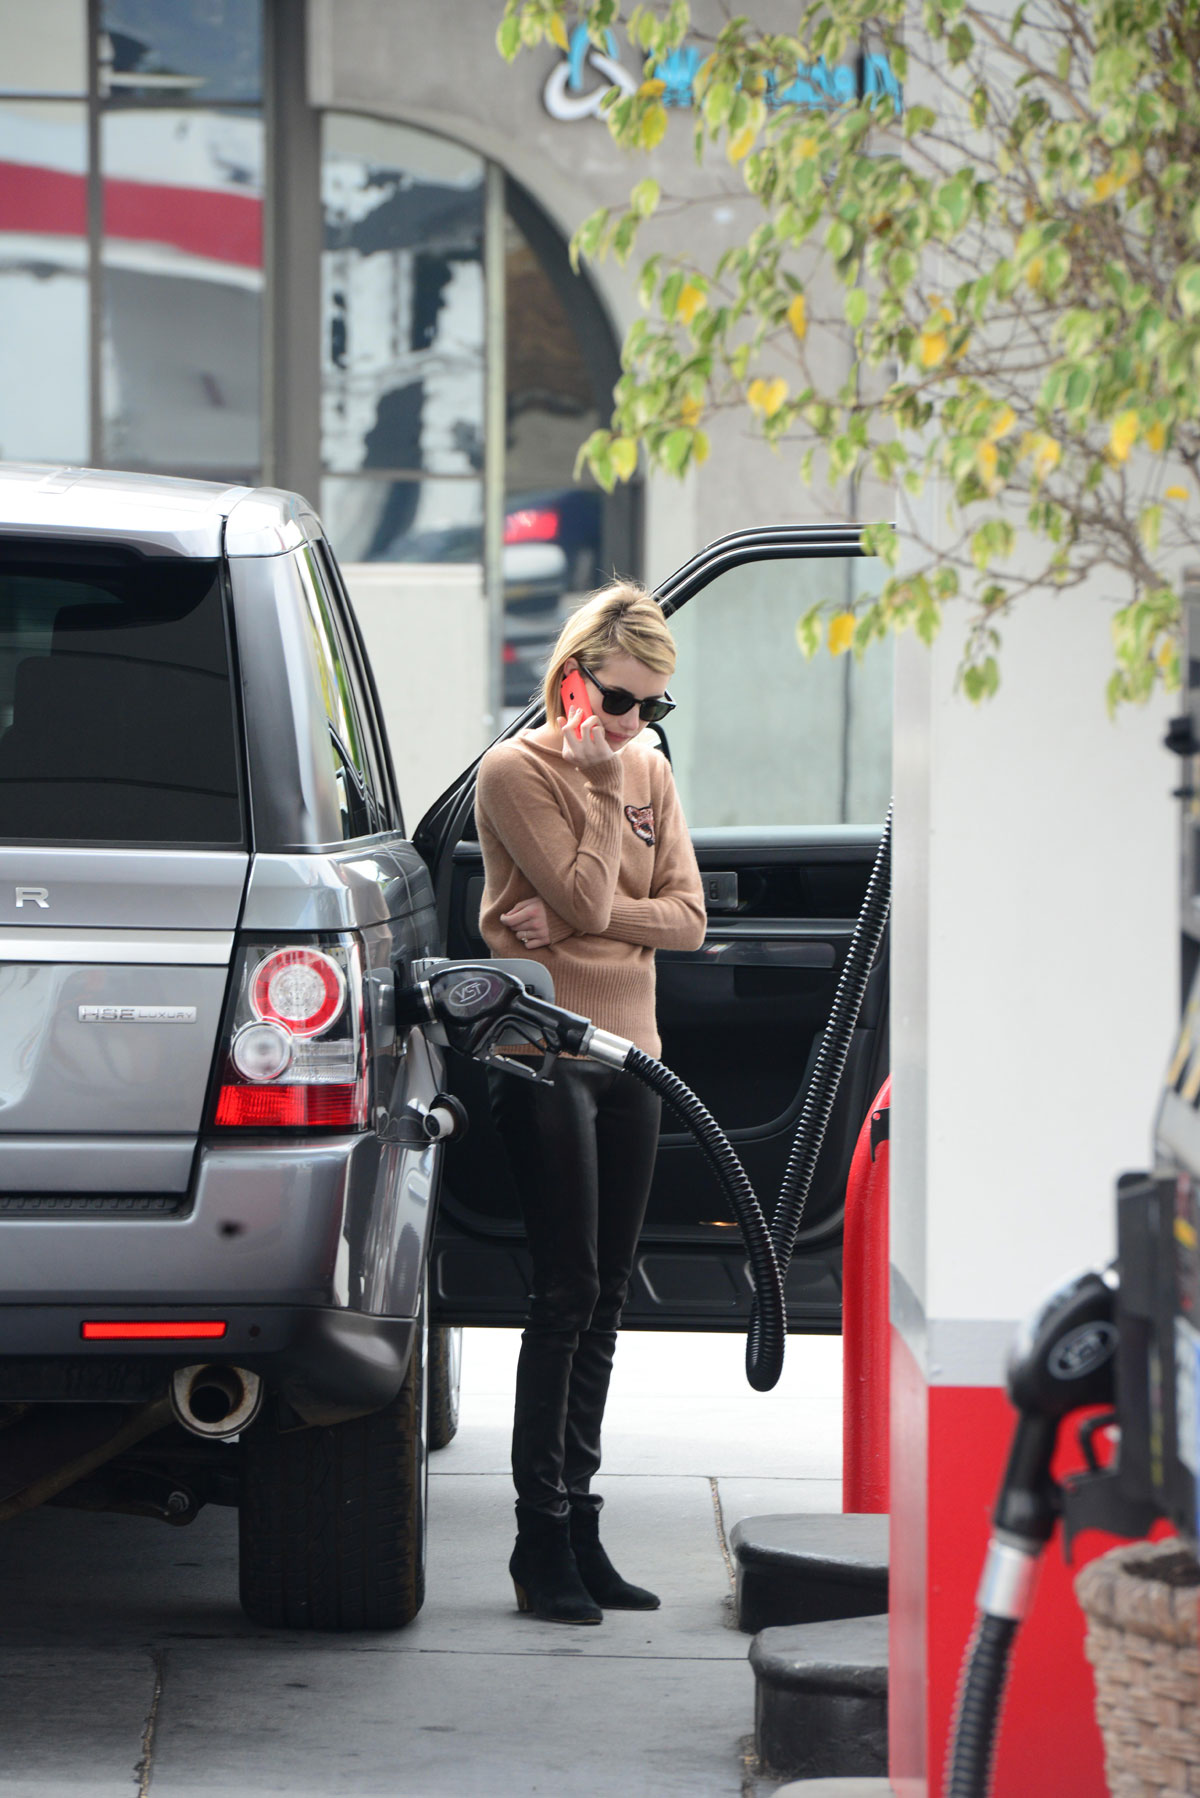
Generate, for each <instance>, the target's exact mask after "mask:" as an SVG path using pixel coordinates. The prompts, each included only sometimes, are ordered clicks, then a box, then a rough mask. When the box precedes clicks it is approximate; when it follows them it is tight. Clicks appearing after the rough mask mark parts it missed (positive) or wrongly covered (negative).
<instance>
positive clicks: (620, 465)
mask: <svg viewBox="0 0 1200 1798" xmlns="http://www.w3.org/2000/svg"><path fill="white" fill-rule="evenodd" d="M608 453H609V456H610V457H611V458H612V465H613V467H614V468H615V469H616V471H617V475H618V477H619V478H620V479H621V480H622V481H627V480H628V479H629V477H630V475H631V474H632V473H633V471H634V469H635V468H636V467H637V444H636V443H635V442H634V440H633V438H632V437H614V438H613V440H612V442H611V443H610V444H609V446H608Z"/></svg>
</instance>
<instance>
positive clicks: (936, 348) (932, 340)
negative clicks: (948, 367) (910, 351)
mask: <svg viewBox="0 0 1200 1798" xmlns="http://www.w3.org/2000/svg"><path fill="white" fill-rule="evenodd" d="M949 351H950V344H949V340H948V339H947V337H946V333H945V332H944V331H922V332H921V339H920V343H919V344H918V347H917V354H918V357H919V359H920V363H921V367H922V368H936V367H937V365H938V363H939V362H944V361H945V360H946V357H947V355H948V354H949Z"/></svg>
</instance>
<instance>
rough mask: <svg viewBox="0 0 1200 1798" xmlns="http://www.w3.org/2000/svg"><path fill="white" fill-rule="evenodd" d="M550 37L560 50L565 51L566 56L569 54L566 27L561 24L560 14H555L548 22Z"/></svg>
mask: <svg viewBox="0 0 1200 1798" xmlns="http://www.w3.org/2000/svg"><path fill="white" fill-rule="evenodd" d="M550 36H551V37H552V38H553V39H554V41H555V43H556V44H557V45H558V47H559V49H560V50H565V51H567V52H568V54H569V53H570V49H571V45H570V43H569V42H568V39H567V27H566V25H565V24H564V23H563V16H562V14H561V13H557V12H556V13H555V15H554V17H553V18H552V19H551V21H550Z"/></svg>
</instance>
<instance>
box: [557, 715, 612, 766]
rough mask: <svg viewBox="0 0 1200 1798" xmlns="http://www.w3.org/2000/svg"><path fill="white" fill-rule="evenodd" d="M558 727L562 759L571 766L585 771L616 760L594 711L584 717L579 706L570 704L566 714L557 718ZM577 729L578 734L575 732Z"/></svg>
mask: <svg viewBox="0 0 1200 1798" xmlns="http://www.w3.org/2000/svg"><path fill="white" fill-rule="evenodd" d="M558 728H559V730H560V732H561V733H562V752H563V760H564V761H565V762H568V763H569V764H570V765H571V766H572V767H574V768H582V769H583V770H584V772H585V773H586V772H587V770H588V769H589V768H602V767H604V766H605V765H606V764H607V763H608V762H614V761H616V759H617V758H616V751H615V750H613V749H610V748H609V746H608V741H607V739H606V737H605V735H604V726H603V724H602V723H601V722H600V719H599V718H598V717H597V716H596V713H595V712H593V713H592V715H591V717H590V718H585V717H584V715H583V711H582V709H581V708H580V707H579V706H572V708H571V710H570V712H569V713H568V715H567V716H566V717H565V718H560V719H559V720H558ZM577 729H578V730H579V732H580V735H579V736H576V734H575V732H576V730H577Z"/></svg>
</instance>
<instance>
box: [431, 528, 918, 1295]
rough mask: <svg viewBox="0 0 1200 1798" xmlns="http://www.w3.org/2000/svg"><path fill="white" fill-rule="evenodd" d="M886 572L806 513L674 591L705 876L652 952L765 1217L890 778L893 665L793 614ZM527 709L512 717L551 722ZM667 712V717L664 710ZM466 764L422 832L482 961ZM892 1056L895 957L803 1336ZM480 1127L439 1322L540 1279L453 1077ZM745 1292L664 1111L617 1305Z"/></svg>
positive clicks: (874, 995)
mask: <svg viewBox="0 0 1200 1798" xmlns="http://www.w3.org/2000/svg"><path fill="white" fill-rule="evenodd" d="M881 578H882V577H881V576H880V574H879V571H878V564H877V563H875V562H874V561H871V560H868V559H865V558H864V557H863V556H862V555H861V552H860V550H859V532H858V529H857V528H856V527H854V526H828V525H826V526H793V527H786V528H780V529H771V530H757V531H747V532H743V533H739V534H738V535H736V536H733V537H726V538H722V539H720V540H719V541H718V542H716V543H714V544H711V545H710V546H709V548H707V549H706V550H704V551H703V552H702V553H701V554H700V555H698V556H696V557H695V558H694V560H693V561H692V562H690V563H688V565H687V566H686V567H685V568H683V569H681V570H680V571H679V572H678V573H677V574H676V575H674V576H672V578H671V579H670V580H669V581H667V582H665V583H664V584H663V585H662V586H661V587H660V588H659V590H658V597H659V599H660V600H661V601H662V604H663V607H664V610H665V611H666V612H667V614H668V615H669V616H670V618H671V628H672V631H673V632H674V633H675V637H676V641H677V644H678V649H679V663H678V668H677V671H676V675H675V677H674V678H673V679H672V681H671V683H670V685H671V693H672V696H673V697H674V698H675V699H676V701H677V702H678V709H677V710H676V711H675V712H674V713H673V714H672V715H671V717H670V719H669V720H668V721H667V724H666V726H665V735H664V737H663V751H664V753H667V754H669V755H670V757H671V761H672V764H673V767H674V771H675V778H676V781H677V784H678V786H679V791H680V796H681V798H682V801H683V807H684V811H685V814H686V816H687V818H688V821H689V826H690V828H691V833H692V839H693V842H694V843H695V847H696V855H697V859H698V861H699V864H700V870H701V874H702V876H703V878H704V883H705V889H706V896H707V908H708V930H707V935H706V938H705V942H704V945H703V947H702V948H701V949H699V950H697V951H695V952H694V953H687V954H682V953H680V954H668V953H663V952H660V954H659V956H658V1015H659V1024H660V1027H661V1031H662V1039H663V1056H662V1058H663V1060H664V1062H665V1063H666V1064H667V1066H668V1067H671V1068H674V1069H675V1070H676V1072H678V1073H679V1074H680V1076H681V1077H682V1078H683V1079H684V1080H685V1081H686V1082H687V1084H688V1085H689V1086H690V1087H691V1088H692V1089H693V1091H695V1092H696V1093H697V1094H698V1095H699V1097H700V1098H701V1099H702V1100H703V1101H704V1103H705V1104H706V1105H707V1106H708V1108H709V1110H710V1111H711V1112H712V1113H713V1115H714V1116H715V1117H716V1119H717V1120H718V1122H719V1123H720V1124H721V1126H722V1127H723V1129H724V1130H725V1131H726V1132H727V1133H728V1135H729V1137H730V1139H731V1141H732V1142H733V1144H734V1146H735V1148H736V1150H737V1152H738V1154H739V1155H740V1157H741V1159H742V1161H743V1163H744V1165H745V1167H746V1171H747V1173H748V1174H749V1176H750V1179H751V1180H752V1182H753V1184H754V1186H755V1189H756V1191H757V1192H758V1195H759V1198H760V1201H761V1202H762V1204H763V1208H764V1210H765V1211H766V1213H767V1215H768V1217H769V1216H770V1214H771V1210H772V1208H773V1205H774V1200H775V1195H776V1193H777V1192H778V1189H779V1184H780V1181H781V1179H782V1177H783V1171H784V1167H785V1165H786V1162H787V1157H788V1153H789V1150H790V1147H791V1143H792V1138H793V1136H794V1133H795V1129H796V1125H797V1123H798V1121H799V1118H800V1113H801V1109H802V1107H803V1103H804V1095H805V1088H806V1084H807V1081H808V1079H809V1077H810V1075H811V1072H812V1067H813V1062H814V1060H815V1057H816V1053H817V1047H818V1044H819V1041H820V1036H821V1032H822V1030H823V1028H824V1025H825V1020H826V1018H827V1016H828V1014H829V1009H830V1006H831V1004H832V1002H833V996H834V992H835V989H836V985H837V980H838V976H839V974H840V972H841V968H842V964H843V962H844V959H845V954H846V949H847V947H848V945H849V941H850V935H851V932H852V930H853V927H854V921H855V918H856V916H857V913H858V909H859V906H860V904H861V902H862V898H863V894H864V892H865V890H866V886H867V881H868V879H869V876H870V872H871V865H872V862H873V860H874V856H875V851H876V849H877V847H878V843H879V837H880V833H881V830H882V821H883V818H884V816H885V814H886V810H887V803H888V794H889V792H890V782H891V769H890V742H891V661H890V651H889V646H888V645H886V644H875V645H872V646H871V648H870V649H869V650H868V652H867V654H866V656H865V657H864V659H863V660H862V661H861V662H856V661H855V659H854V658H853V656H851V655H843V656H841V657H838V658H833V657H831V656H829V654H828V653H827V652H826V651H825V650H822V651H821V652H820V653H819V655H818V656H817V657H815V658H814V659H812V660H806V659H805V657H804V656H803V655H802V653H801V651H800V648H799V646H798V641H797V627H798V625H799V623H800V620H801V619H802V618H803V617H804V615H805V613H807V612H808V611H809V609H810V607H812V606H813V605H815V604H816V603H818V602H820V601H823V600H824V601H834V602H837V603H838V604H840V605H844V606H845V607H847V608H848V607H849V606H851V605H852V604H853V603H854V601H855V600H856V599H858V598H860V597H861V596H862V595H864V594H866V593H869V592H871V591H872V590H873V588H874V587H875V585H877V584H878V582H879V581H880V579H881ZM539 717H540V710H539V708H537V707H536V706H531V707H530V708H529V709H528V711H527V712H525V713H524V714H523V715H522V716H521V717H520V718H518V719H517V720H516V721H515V722H514V724H513V725H512V726H511V727H510V731H509V732H508V733H506V734H512V733H513V732H515V731H517V730H520V729H523V728H525V727H526V726H528V725H531V724H533V723H535V722H536V721H537V720H538V718H539ZM652 728H656V727H652ZM473 805H474V769H471V770H470V771H469V772H468V773H467V774H465V775H464V776H463V778H462V780H461V782H460V783H459V784H458V785H457V786H456V787H454V788H453V789H451V791H450V792H448V793H447V794H445V795H443V797H442V798H441V799H440V800H439V801H438V802H437V804H436V805H435V806H434V807H433V808H432V810H431V811H430V812H429V813H428V815H427V816H426V817H425V818H424V819H423V820H422V823H421V825H420V827H419V829H418V831H417V834H416V841H417V845H418V847H419V848H420V849H421V851H422V853H423V854H424V855H425V857H426V859H427V861H428V862H429V864H430V867H431V870H432V873H433V877H434V882H435V885H436V888H437V893H438V905H439V913H440V919H441V924H442V930H443V933H444V940H445V944H446V951H447V953H448V954H449V955H451V956H454V957H456V958H460V957H481V958H483V957H486V956H487V954H488V950H487V947H486V945H485V944H484V942H483V940H482V938H481V937H480V936H479V930H478V919H479V905H480V899H481V896H482V892H483V864H482V858H481V855H480V850H479V845H478V842H477V840H476V836H475V825H474V811H473ZM886 1070H887V955H886V949H885V951H884V952H883V953H882V954H881V956H880V958H879V960H878V962H877V964H876V967H875V969H874V971H873V974H872V977H871V981H870V984H869V987H868V990H867V995H866V999H865V1002H864V1005H863V1011H862V1015H861V1017H860V1020H859V1025H858V1029H857V1031H856V1033H855V1037H854V1040H853V1043H852V1045H851V1049H850V1054H849V1058H848V1061H847V1064H846V1071H845V1075H844V1078H843V1081H842V1086H841V1091H840V1093H839V1096H838V1101H837V1104H836V1106H835V1108H834V1112H833V1116H832V1119H831V1121H830V1125H829V1130H828V1134H827V1137H826V1141H825V1146H824V1149H823V1151H822V1155H821V1159H820V1162H819V1164H818V1167H817V1170H816V1177H815V1179H814V1182H813V1187H812V1191H811V1194H810V1197H809V1202H808V1209H807V1212H806V1215H805V1218H804V1224H803V1228H802V1230H801V1233H800V1237H799V1241H798V1243H797V1246H796V1254H795V1257H794V1260H793V1262H792V1267H791V1272H790V1274H789V1277H788V1282H787V1293H788V1312H789V1322H790V1326H791V1327H792V1328H793V1329H804V1330H836V1329H837V1328H839V1325H840V1317H841V1217H842V1198H843V1194H844V1191H845V1184H846V1175H847V1172H848V1170H849V1165H850V1157H851V1153H852V1151H853V1147H854V1141H855V1138H856V1136H857V1132H858V1128H859V1125H860V1124H861V1121H862V1118H863V1116H864V1114H865V1112H866V1109H867V1106H868V1105H869V1103H870V1101H871V1099H872V1097H873V1096H874V1094H875V1092H876V1091H877V1090H878V1087H879V1085H880V1084H881V1082H882V1079H883V1077H884V1074H885V1072H886ZM453 1080H454V1084H455V1089H456V1091H457V1092H458V1093H459V1095H460V1097H461V1098H462V1099H463V1100H464V1102H465V1103H466V1104H467V1106H468V1108H469V1111H470V1115H471V1120H472V1128H471V1130H470V1132H469V1133H468V1135H467V1136H466V1137H465V1138H464V1139H463V1140H462V1141H461V1142H456V1143H453V1144H451V1145H450V1146H449V1148H448V1150H447V1158H446V1162H445V1167H444V1179H443V1185H442V1198H441V1209H440V1214H439V1223H438V1233H437V1241H436V1250H435V1256H434V1279H433V1307H434V1316H435V1318H437V1319H439V1320H440V1321H442V1322H445V1323H488V1324H507V1323H518V1322H520V1321H522V1319H523V1316H524V1309H525V1303H526V1294H527V1291H528V1262H527V1258H526V1254H525V1249H524V1242H523V1235H522V1229H521V1222H520V1210H519V1206H518V1202H517V1194H516V1192H515V1189H514V1187H513V1183H512V1180H511V1178H510V1175H509V1172H508V1166H507V1162H506V1158H505V1155H504V1151H503V1148H502V1146H501V1144H500V1141H499V1139H498V1137H497V1135H496V1134H495V1132H494V1130H493V1128H492V1126H491V1121H490V1113H489V1110H488V1103H487V1084H486V1076H485V1075H484V1073H483V1071H482V1070H481V1069H480V1068H478V1067H477V1066H475V1065H474V1064H470V1063H466V1062H460V1064H459V1065H458V1066H457V1067H455V1068H454V1070H453ZM749 1300H750V1286H749V1281H748V1278H747V1275H746V1271H745V1263H744V1255H743V1253H742V1247H741V1239H740V1236H739V1234H738V1231H737V1228H736V1226H735V1224H734V1222H733V1218H732V1215H731V1213H730V1212H729V1211H728V1210H727V1208H726V1203H725V1200H724V1196H723V1194H722V1193H721V1190H720V1188H719V1186H718V1185H717V1183H716V1180H715V1179H714V1177H713V1175H712V1174H711V1173H710V1171H709V1170H708V1168H707V1166H706V1164H705V1163H704V1161H703V1159H702V1156H701V1153H700V1150H699V1149H698V1148H697V1146H696V1145H695V1143H694V1142H693V1140H692V1138H691V1137H690V1135H688V1134H687V1133H686V1132H685V1131H683V1130H682V1128H681V1126H680V1125H679V1124H678V1123H677V1122H676V1121H675V1120H674V1119H673V1118H672V1117H671V1115H670V1113H665V1114H664V1118H663V1133H662V1137H661V1141H660V1147H659V1155H658V1165H657V1169H656V1173H655V1180H654V1187H653V1191H652V1193H651V1198H650V1206H649V1212H648V1216H647V1221H646V1227H645V1230H644V1232H643V1236H642V1242H641V1247H640V1250H639V1255H638V1261H637V1266H636V1269H635V1273H634V1279H633V1283H632V1286H631V1290H630V1296H629V1301H628V1304H627V1305H626V1309H625V1322H626V1324H627V1326H629V1327H632V1328H643V1329H645V1328H656V1329H702V1330H710V1329H721V1328H729V1329H735V1328H740V1327H743V1326H744V1323H745V1319H746V1314H747V1311H748V1308H749Z"/></svg>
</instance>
